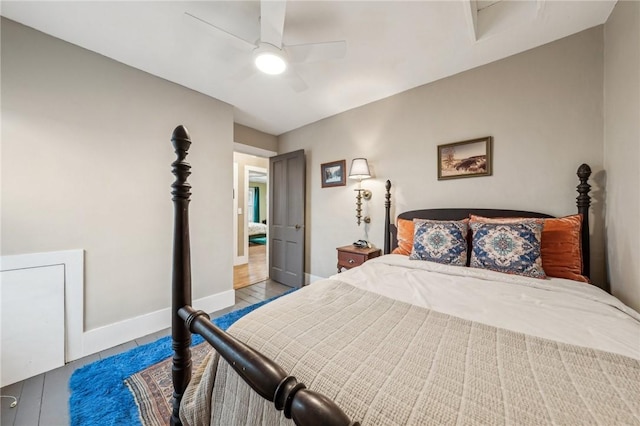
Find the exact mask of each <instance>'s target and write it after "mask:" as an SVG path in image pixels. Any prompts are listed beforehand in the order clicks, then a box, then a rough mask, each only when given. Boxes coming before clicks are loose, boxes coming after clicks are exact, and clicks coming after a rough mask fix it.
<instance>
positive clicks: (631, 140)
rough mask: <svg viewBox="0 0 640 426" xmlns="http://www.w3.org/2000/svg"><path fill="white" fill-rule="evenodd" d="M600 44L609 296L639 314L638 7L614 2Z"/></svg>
mask: <svg viewBox="0 0 640 426" xmlns="http://www.w3.org/2000/svg"><path fill="white" fill-rule="evenodd" d="M604 40H605V53H604V117H605V121H604V127H605V132H604V146H605V150H604V165H605V169H606V175H605V177H604V178H606V185H607V191H606V201H605V204H606V206H607V214H606V229H607V233H606V235H607V261H608V266H609V280H610V283H611V290H612V292H613V294H614V295H616V296H618V298H620V299H621V300H622V301H624V302H625V303H627V304H628V305H629V306H632V307H634V308H635V309H636V310H637V311H640V262H639V261H638V260H639V257H640V224H639V223H638V219H639V218H640V189H639V188H640V168H639V167H638V165H639V164H640V3H638V2H635V1H619V2H618V4H617V5H616V7H615V9H614V10H613V12H612V13H611V16H610V17H609V20H608V21H607V23H606V24H605V27H604Z"/></svg>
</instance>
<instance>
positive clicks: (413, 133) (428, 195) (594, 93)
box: [279, 26, 605, 284]
mask: <svg viewBox="0 0 640 426" xmlns="http://www.w3.org/2000/svg"><path fill="white" fill-rule="evenodd" d="M602 91H603V28H602V26H600V27H596V28H593V29H590V30H587V31H584V32H581V33H579V34H576V35H574V36H571V37H568V38H565V39H562V40H559V41H556V42H554V43H550V44H548V45H544V46H541V47H538V48H536V49H533V50H530V51H527V52H524V53H522V54H519V55H515V56H512V57H509V58H506V59H504V60H501V61H498V62H494V63H491V64H488V65H485V66H482V67H479V68H476V69H473V70H470V71H467V72H464V73H461V74H458V75H455V76H452V77H449V78H445V79H442V80H439V81H436V82H434V83H432V84H428V85H425V86H421V87H418V88H416V89H413V90H410V91H407V92H405V93H401V94H399V95H396V96H392V97H389V98H387V99H384V100H381V101H378V102H375V103H371V104H368V105H365V106H363V107H360V108H357V109H354V110H351V111H347V112H345V113H342V114H339V115H336V116H333V117H330V118H327V119H325V120H322V121H319V122H317V123H314V124H311V125H308V126H305V127H302V128H300V129H296V130H294V131H291V132H288V133H285V134H283V135H281V136H280V137H279V151H280V152H288V151H293V150H296V149H300V148H303V149H305V151H306V156H307V176H308V179H307V206H308V207H307V224H306V225H307V227H306V229H307V259H306V271H307V272H308V273H310V274H311V275H315V276H325V277H326V276H329V275H331V274H333V273H335V263H336V251H335V248H336V247H338V246H342V245H345V244H349V243H351V242H352V241H353V240H355V239H358V238H362V237H363V236H365V235H366V234H365V230H367V228H364V227H362V226H361V227H360V228H358V226H357V225H356V220H355V217H354V216H355V193H354V191H353V189H354V188H355V187H356V184H355V183H354V182H353V181H348V182H347V186H346V187H344V186H343V187H332V188H321V184H320V164H322V163H325V162H328V161H335V160H341V159H346V160H347V168H348V167H349V164H350V161H351V159H353V158H354V157H360V156H363V157H366V158H368V160H369V163H370V165H371V166H372V167H373V169H374V175H375V176H374V178H372V179H369V180H365V181H363V182H362V186H363V187H364V188H368V189H372V190H373V198H372V199H371V200H370V201H369V202H366V203H365V209H366V210H367V213H369V214H370V216H371V218H372V223H371V226H370V228H369V229H368V236H369V239H370V240H371V241H372V242H373V243H374V244H376V245H378V246H380V247H381V246H382V243H383V226H384V224H383V218H384V217H383V215H384V181H385V180H387V179H390V180H391V181H392V184H393V197H392V201H393V203H394V206H395V207H394V210H395V212H397V213H400V212H402V211H405V210H412V209H418V208H428V207H442V206H452V207H453V206H476V207H502V208H518V209H524V210H538V211H543V212H547V213H550V214H553V215H568V214H573V213H575V212H576V206H575V198H576V195H577V194H576V190H575V189H576V185H577V183H578V181H577V177H576V175H575V172H576V170H577V169H578V166H579V165H580V164H581V163H588V164H589V165H590V166H591V168H592V170H593V171H594V173H595V174H596V175H598V174H602V168H603V114H602V108H603V100H602ZM489 135H490V136H493V137H494V155H493V162H494V165H493V176H490V177H477V178H468V179H456V180H448V181H438V180H437V170H436V153H437V146H438V145H439V144H445V143H450V142H456V141H463V140H467V139H473V138H478V137H483V136H489ZM592 185H594V188H593V191H594V194H595V200H594V201H595V206H594V208H593V214H592V218H591V220H592V225H593V226H592V236H593V238H592V259H593V264H594V265H593V274H592V276H593V279H594V281H595V282H596V283H598V284H603V283H604V281H605V280H604V243H603V225H604V220H603V205H602V195H601V194H602V188H601V187H599V184H598V181H597V180H596V181H595V182H592ZM309 207H310V208H309Z"/></svg>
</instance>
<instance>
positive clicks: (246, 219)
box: [236, 166, 269, 263]
mask: <svg viewBox="0 0 640 426" xmlns="http://www.w3.org/2000/svg"><path fill="white" fill-rule="evenodd" d="M252 171H253V172H258V173H264V174H265V176H267V182H266V187H267V194H268V193H269V169H265V168H264V167H258V166H244V183H245V185H244V207H243V208H244V237H245V238H244V251H243V253H244V257H246V259H245V262H244V263H249V214H248V213H247V212H248V209H249V172H252ZM265 195H266V194H265ZM268 223H269V197H267V224H268ZM268 228H269V225H267V241H269V238H268V236H269V230H268ZM237 240H238V238H237V236H236V241H237ZM236 253H237V251H236ZM266 258H267V259H269V244H267V257H266Z"/></svg>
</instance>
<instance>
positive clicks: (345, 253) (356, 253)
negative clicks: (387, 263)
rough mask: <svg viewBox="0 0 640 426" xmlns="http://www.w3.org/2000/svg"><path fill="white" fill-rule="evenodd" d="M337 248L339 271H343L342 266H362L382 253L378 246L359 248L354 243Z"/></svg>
mask: <svg viewBox="0 0 640 426" xmlns="http://www.w3.org/2000/svg"><path fill="white" fill-rule="evenodd" d="M336 250H338V273H340V272H342V268H344V269H351V268H354V267H356V266H360V265H362V264H363V263H364V262H366V261H367V260H369V259H373V258H374V257H378V256H380V255H381V254H382V252H381V250H380V249H378V248H357V247H354V246H352V245H348V246H344V247H338V248H337V249H336Z"/></svg>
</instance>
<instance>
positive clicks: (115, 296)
mask: <svg viewBox="0 0 640 426" xmlns="http://www.w3.org/2000/svg"><path fill="white" fill-rule="evenodd" d="M1 35H2V69H1V71H2V77H1V78H2V80H1V84H2V254H3V255H12V254H23V253H33V252H45V251H57V250H66V249H77V248H81V249H84V250H86V257H85V330H88V329H93V328H96V327H99V326H103V325H107V324H110V323H114V322H117V321H121V320H124V319H127V318H131V317H135V316H138V315H142V314H145V313H149V312H153V311H156V310H160V309H163V308H166V307H168V306H169V305H170V283H171V253H172V248H171V244H172V220H173V207H172V203H171V195H170V185H171V183H172V182H173V176H172V175H171V172H170V170H171V169H170V164H171V162H172V161H174V159H175V156H174V154H173V148H172V147H171V144H170V136H171V132H172V130H173V128H174V127H175V126H176V125H178V124H184V125H186V126H187V128H188V129H189V130H190V132H191V136H192V138H193V140H194V143H193V145H192V147H191V155H190V156H189V157H188V160H189V162H190V163H191V165H192V166H193V170H192V171H193V174H192V175H191V177H190V179H189V180H190V182H191V184H192V185H193V196H192V199H193V201H192V203H191V230H192V234H191V235H192V238H191V247H192V265H193V278H194V290H193V296H194V298H201V297H205V296H208V295H213V294H216V293H220V292H222V291H227V290H231V288H232V274H233V272H232V271H233V269H232V265H233V263H232V250H231V249H230V247H232V242H233V239H232V238H233V236H232V215H231V208H228V209H227V208H222V209H221V208H220V205H228V206H231V203H232V194H231V191H221V190H220V188H231V187H232V176H233V173H232V167H233V166H232V162H233V108H232V107H231V106H230V105H228V104H225V103H223V102H220V101H217V100H215V99H212V98H210V97H207V96H204V95H202V94H199V93H196V92H193V91H191V90H188V89H185V88H184V87H181V86H178V85H175V84H173V83H169V82H167V81H165V80H162V79H159V78H156V77H153V76H151V75H149V74H147V73H144V72H142V71H139V70H136V69H133V68H130V67H127V66H125V65H123V64H121V63H118V62H115V61H112V60H110V59H107V58H105V57H103V56H100V55H97V54H95V53H92V52H90V51H87V50H84V49H81V48H78V47H76V46H74V45H71V44H68V43H66V42H63V41H61V40H58V39H55V38H52V37H50V36H47V35H44V34H42V33H40V32H37V31H34V30H32V29H29V28H27V27H24V26H22V25H19V24H17V23H14V22H12V21H9V20H6V19H4V18H3V19H2V34H1ZM214 277H215V279H214Z"/></svg>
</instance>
